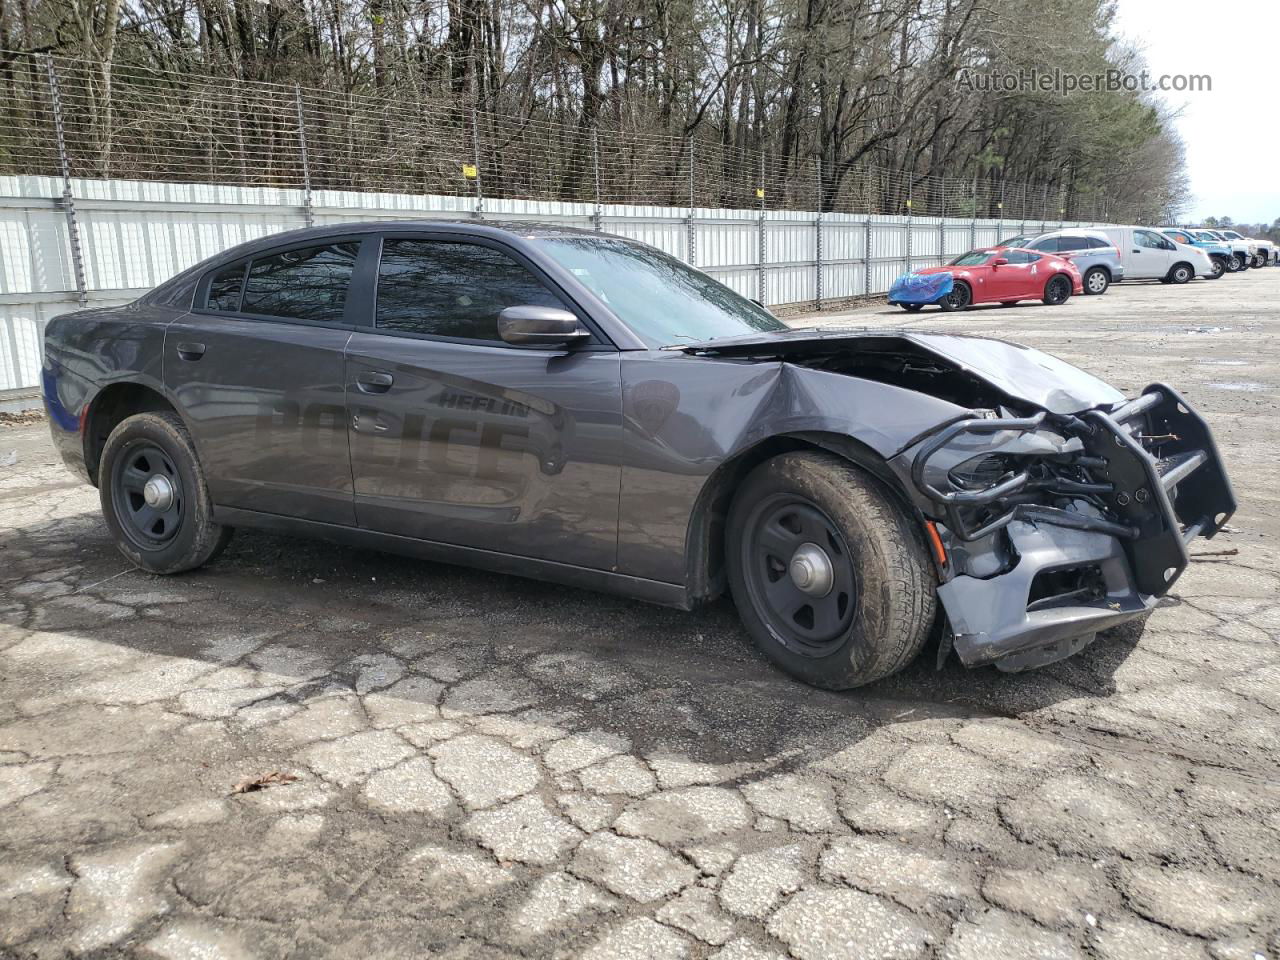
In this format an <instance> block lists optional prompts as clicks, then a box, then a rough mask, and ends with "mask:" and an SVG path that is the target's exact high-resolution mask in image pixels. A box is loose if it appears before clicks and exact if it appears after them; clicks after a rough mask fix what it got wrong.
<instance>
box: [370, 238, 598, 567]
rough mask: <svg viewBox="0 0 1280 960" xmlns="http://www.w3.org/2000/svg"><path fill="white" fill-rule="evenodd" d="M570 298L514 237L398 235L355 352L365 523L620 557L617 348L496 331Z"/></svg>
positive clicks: (585, 556)
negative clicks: (551, 342) (520, 252)
mask: <svg viewBox="0 0 1280 960" xmlns="http://www.w3.org/2000/svg"><path fill="white" fill-rule="evenodd" d="M524 304H539V305H544V306H557V307H564V308H565V309H573V308H572V307H571V306H570V305H569V304H567V303H565V302H564V299H563V298H562V296H561V295H560V294H558V293H556V292H555V291H554V290H553V289H552V288H551V286H550V285H549V284H548V283H547V282H545V280H544V279H543V278H541V277H539V276H538V275H536V274H535V273H534V272H533V270H532V269H531V267H530V266H529V265H527V264H525V263H523V262H522V261H520V260H519V259H517V258H516V256H515V255H513V254H512V253H510V252H509V251H506V250H505V249H504V248H502V247H501V245H499V244H497V243H490V242H480V241H465V242H464V241H460V240H444V239H439V238H438V237H437V238H432V237H429V236H424V237H405V236H388V237H385V238H384V239H383V240H382V252H381V258H380V261H379V265H378V279H377V296H376V306H375V307H374V317H373V320H374V323H373V325H372V327H369V326H366V327H365V328H363V329H362V330H361V331H360V332H357V333H356V334H355V335H354V336H353V337H352V338H351V342H350V343H349V344H348V346H347V366H346V383H347V405H348V410H349V414H350V420H349V426H350V439H351V462H352V473H353V476H354V480H355V496H356V516H357V519H358V522H359V524H360V526H362V527H367V528H369V529H372V530H378V531H381V532H385V533H393V534H397V535H400V536H407V537H415V538H418V539H423V540H431V541H436V542H440V543H450V544H459V545H462V546H467V547H475V548H480V549H485V550H493V551H497V552H500V553H507V554H516V555H519V556H528V557H536V558H539V559H545V560H553V561H557V562H560V563H567V564H573V565H576V566H583V567H592V568H596V569H604V570H609V569H612V568H613V567H614V565H615V562H616V559H617V539H618V490H619V483H620V479H621V467H620V464H619V460H618V451H619V446H620V438H621V427H622V396H621V383H620V369H619V359H618V353H617V351H616V350H615V349H614V348H613V347H612V346H610V345H608V344H606V343H604V342H603V341H602V340H601V338H600V337H599V335H598V334H596V335H593V338H592V342H590V343H587V344H584V345H582V346H580V347H574V348H573V349H571V350H565V349H559V348H557V349H544V348H534V349H531V348H525V347H517V346H511V345H508V344H506V343H504V342H503V341H502V340H501V339H500V338H499V336H498V314H499V313H500V312H501V311H502V310H503V309H504V308H506V307H509V306H518V305H524Z"/></svg>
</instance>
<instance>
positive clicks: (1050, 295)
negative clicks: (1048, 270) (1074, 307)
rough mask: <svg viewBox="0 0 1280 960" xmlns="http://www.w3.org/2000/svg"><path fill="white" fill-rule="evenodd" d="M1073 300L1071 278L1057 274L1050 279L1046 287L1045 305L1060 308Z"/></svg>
mask: <svg viewBox="0 0 1280 960" xmlns="http://www.w3.org/2000/svg"><path fill="white" fill-rule="evenodd" d="M1070 299H1071V278H1070V277H1068V276H1066V275H1065V274H1061V273H1059V274H1057V275H1056V276H1052V277H1050V278H1049V282H1048V283H1046V284H1045V285H1044V297H1043V299H1042V302H1043V303H1046V304H1048V305H1049V306H1051V307H1060V306H1062V305H1063V304H1064V303H1066V302H1067V301H1068V300H1070Z"/></svg>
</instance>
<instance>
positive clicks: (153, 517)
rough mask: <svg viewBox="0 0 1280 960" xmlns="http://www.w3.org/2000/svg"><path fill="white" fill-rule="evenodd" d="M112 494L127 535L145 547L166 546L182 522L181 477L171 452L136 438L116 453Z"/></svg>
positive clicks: (150, 548)
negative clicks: (168, 453)
mask: <svg viewBox="0 0 1280 960" xmlns="http://www.w3.org/2000/svg"><path fill="white" fill-rule="evenodd" d="M111 497H112V500H113V501H114V503H115V508H116V516H117V517H118V518H119V520H120V528H121V530H122V531H123V532H124V535H125V536H126V537H128V538H129V540H130V541H132V542H133V543H134V545H136V546H137V547H139V548H141V549H143V550H155V549H157V548H159V547H162V546H164V545H165V544H166V543H168V542H169V541H170V540H172V539H173V538H174V537H175V536H177V534H178V528H179V527H180V526H181V525H182V514H183V495H182V479H181V478H180V477H179V476H178V468H177V467H175V466H174V465H173V461H172V460H171V459H170V458H169V456H168V455H167V454H166V453H165V452H164V451H163V450H161V449H160V448H159V447H157V446H156V445H155V444H154V443H151V442H149V441H147V440H142V439H139V440H134V441H133V442H131V443H130V444H129V445H127V446H126V447H125V448H124V449H123V450H122V451H121V452H120V453H119V455H117V456H116V457H115V460H114V463H113V466H112V471H111Z"/></svg>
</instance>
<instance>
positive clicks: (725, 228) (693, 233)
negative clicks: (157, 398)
mask: <svg viewBox="0 0 1280 960" xmlns="http://www.w3.org/2000/svg"><path fill="white" fill-rule="evenodd" d="M72 191H73V193H74V196H75V198H76V199H75V206H76V215H77V221H78V226H79V232H80V237H81V250H82V255H83V263H84V274H85V281H86V299H87V302H88V305H89V306H93V307H102V306H114V305H117V304H121V303H127V302H129V301H130V300H132V299H134V298H135V297H137V296H138V295H140V294H141V293H142V292H144V291H145V290H147V289H150V288H151V287H153V286H155V285H156V284H158V283H161V282H162V281H164V280H166V279H167V278H169V277H171V276H173V275H174V274H175V273H178V272H179V271H181V270H184V269H186V268H187V267H190V266H192V265H193V264H196V263H199V262H200V261H201V260H204V259H205V258H207V257H210V256H213V255H214V254H216V253H219V252H221V251H223V250H226V249H227V248H228V247H232V246H235V245H236V244H238V243H243V242H244V241H246V240H251V239H254V238H257V237H262V236H266V235H269V234H272V233H278V232H281V231H284V230H292V229H297V228H299V227H302V226H304V225H305V224H306V216H307V207H306V203H307V198H306V196H305V194H304V193H303V192H302V191H300V190H285V189H268V188H255V187H232V186H219V185H214V184H183V183H151V182H141V181H121V180H73V181H72ZM61 196H62V181H61V180H58V179H55V178H51V177H11V176H6V177H0V391H14V390H23V389H26V390H28V391H29V390H30V389H31V388H33V387H35V386H36V385H37V384H38V382H39V371H40V357H41V349H42V345H43V331H44V325H45V323H46V322H47V321H48V319H49V318H50V317H53V316H56V315H58V314H60V313H65V312H68V311H71V310H74V309H76V307H77V299H78V296H77V290H76V280H75V270H74V266H73V258H72V250H71V244H70V240H69V231H68V223H67V215H66V212H65V210H64V209H63V207H62V205H61V202H60V197H61ZM310 212H311V215H312V218H313V221H314V222H315V223H317V224H343V223H355V222H359V221H367V220H391V219H409V218H411V219H441V218H444V219H475V218H476V217H477V215H479V216H481V217H483V219H484V220H485V221H496V222H501V221H516V222H520V221H524V222H529V221H550V222H554V223H558V224H564V225H568V226H574V227H581V228H583V229H588V230H590V229H599V230H602V231H604V232H607V233H614V234H618V235H619V236H624V237H630V238H633V239H636V240H640V241H643V242H644V243H648V244H651V245H652V246H655V247H657V248H659V249H661V250H664V251H666V252H667V253H669V254H671V255H672V256H676V257H679V258H681V259H683V260H686V261H690V262H692V263H694V264H695V265H696V266H698V267H699V268H700V269H702V270H705V271H706V272H708V273H710V274H711V275H712V276H714V277H715V278H716V279H718V280H720V281H721V282H722V283H725V284H727V285H728V286H730V287H732V288H733V289H734V290H736V291H738V292H739V293H741V294H742V295H743V296H747V297H752V298H757V297H761V294H762V293H763V299H764V301H765V302H766V303H769V304H771V305H783V304H800V305H812V306H818V305H819V303H818V301H819V294H821V300H822V301H823V302H825V301H830V300H846V299H848V298H851V297H858V296H864V295H867V294H877V293H884V292H885V291H887V290H888V289H889V286H890V284H892V282H893V280H894V278H896V277H897V276H898V275H900V274H901V273H903V272H904V271H905V270H907V269H908V268H915V269H919V268H921V267H925V266H931V265H934V264H938V263H942V262H945V261H947V260H950V259H951V258H953V257H955V256H957V255H959V254H961V253H963V252H965V251H966V250H968V249H970V248H971V247H973V246H989V245H991V244H994V243H995V242H997V241H998V240H1000V239H1002V238H1004V237H1008V236H1011V235H1013V234H1015V233H1017V232H1019V231H1022V232H1025V233H1037V232H1042V231H1043V230H1046V229H1056V228H1057V227H1059V226H1060V224H1055V223H1032V222H1015V221H998V220H965V219H958V218H951V219H940V218H937V217H915V218H910V217H900V216H866V215H859V214H848V213H823V214H822V215H821V216H819V215H818V214H817V213H813V212H805V211H790V210H788V211H772V210H771V211H765V212H763V213H762V212H761V211H759V210H719V209H704V208H698V209H694V210H689V209H688V208H681V207H653V206H631V205H614V204H606V205H603V206H600V207H596V206H595V205H594V204H590V203H563V202H558V201H530V200H507V199H494V198H487V197H486V198H477V197H474V196H462V197H457V196H431V195H413V194H371V193H358V192H354V191H343V190H322V191H317V192H316V193H315V194H314V195H313V196H312V198H311V208H310ZM819 231H821V242H820V243H819ZM691 244H692V249H691ZM762 254H763V256H762ZM762 260H763V263H762ZM819 275H820V276H821V280H822V282H821V290H819V283H818V279H819Z"/></svg>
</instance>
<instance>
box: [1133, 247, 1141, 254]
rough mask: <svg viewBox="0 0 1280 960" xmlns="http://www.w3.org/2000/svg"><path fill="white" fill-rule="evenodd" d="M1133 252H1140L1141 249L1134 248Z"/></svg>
mask: <svg viewBox="0 0 1280 960" xmlns="http://www.w3.org/2000/svg"><path fill="white" fill-rule="evenodd" d="M1133 252H1134V253H1141V252H1142V251H1141V250H1138V249H1137V248H1135V249H1134V251H1133Z"/></svg>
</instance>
